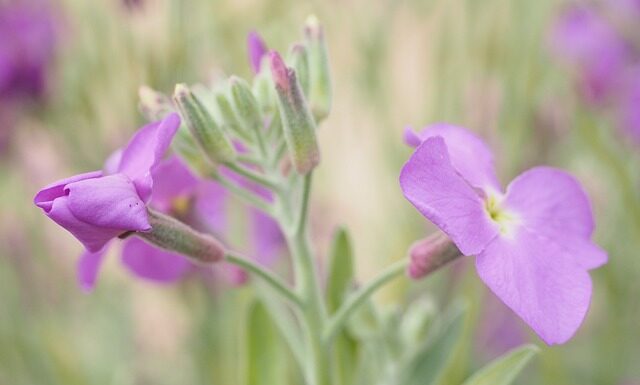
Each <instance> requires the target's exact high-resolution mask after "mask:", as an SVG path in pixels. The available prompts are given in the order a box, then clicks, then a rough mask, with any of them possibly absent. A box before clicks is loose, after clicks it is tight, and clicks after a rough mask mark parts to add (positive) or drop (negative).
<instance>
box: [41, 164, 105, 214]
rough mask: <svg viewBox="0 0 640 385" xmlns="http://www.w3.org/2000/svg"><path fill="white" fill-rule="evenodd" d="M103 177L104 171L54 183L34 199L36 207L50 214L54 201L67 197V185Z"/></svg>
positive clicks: (44, 188)
mask: <svg viewBox="0 0 640 385" xmlns="http://www.w3.org/2000/svg"><path fill="white" fill-rule="evenodd" d="M101 176H102V171H91V172H87V173H84V174H79V175H74V176H72V177H69V178H66V179H62V180H59V181H57V182H53V183H51V184H50V185H47V186H45V187H43V188H42V189H41V190H40V191H38V193H37V194H36V196H35V197H34V198H33V203H35V204H36V206H38V207H40V208H41V209H43V210H44V211H45V212H49V211H50V210H51V206H52V205H53V200H54V199H56V198H59V197H62V196H64V195H66V194H65V192H64V187H65V186H66V185H68V184H69V183H73V182H78V181H81V180H85V179H93V178H99V177H101Z"/></svg>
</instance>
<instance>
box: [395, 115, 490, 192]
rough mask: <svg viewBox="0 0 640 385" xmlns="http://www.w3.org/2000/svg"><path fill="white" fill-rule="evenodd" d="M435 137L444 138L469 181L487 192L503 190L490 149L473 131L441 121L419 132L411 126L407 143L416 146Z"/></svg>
mask: <svg viewBox="0 0 640 385" xmlns="http://www.w3.org/2000/svg"><path fill="white" fill-rule="evenodd" d="M436 136H441V137H442V138H443V139H444V141H445V143H446V145H447V150H448V152H449V157H450V159H451V164H452V165H453V167H454V168H455V169H456V171H457V172H458V173H459V174H460V175H462V177H463V178H464V179H465V180H466V181H467V182H469V184H471V185H472V186H473V187H476V188H480V189H483V190H485V191H486V190H494V191H500V190H501V189H500V183H498V178H497V177H496V174H495V167H494V163H493V154H492V153H491V150H490V149H489V148H488V147H487V145H486V144H485V143H484V141H483V140H482V139H480V138H479V137H478V136H476V135H475V134H474V133H472V132H471V131H469V130H467V129H465V128H462V127H458V126H454V125H451V124H446V123H438V124H432V125H430V126H427V127H426V128H425V129H424V130H422V131H421V132H419V133H416V132H412V131H411V129H409V128H408V129H407V130H405V134H404V138H405V142H406V143H407V144H409V145H410V146H413V147H417V145H418V144H419V143H421V142H423V141H425V140H427V139H428V138H433V137H436Z"/></svg>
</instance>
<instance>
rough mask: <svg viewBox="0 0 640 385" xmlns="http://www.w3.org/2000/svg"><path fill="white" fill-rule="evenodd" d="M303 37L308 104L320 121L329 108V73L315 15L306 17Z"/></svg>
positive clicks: (321, 33) (323, 44)
mask: <svg viewBox="0 0 640 385" xmlns="http://www.w3.org/2000/svg"><path fill="white" fill-rule="evenodd" d="M304 37H305V45H306V46H307V50H308V53H309V104H310V106H311V111H313V115H314V116H315V118H316V120H318V121H320V120H321V119H324V118H326V117H327V116H328V115H329V110H330V109H331V74H330V72H329V55H328V53H327V46H326V43H325V40H324V31H323V30H322V26H321V25H320V23H319V22H318V19H317V18H316V17H315V16H309V18H308V19H307V22H306V24H305V27H304Z"/></svg>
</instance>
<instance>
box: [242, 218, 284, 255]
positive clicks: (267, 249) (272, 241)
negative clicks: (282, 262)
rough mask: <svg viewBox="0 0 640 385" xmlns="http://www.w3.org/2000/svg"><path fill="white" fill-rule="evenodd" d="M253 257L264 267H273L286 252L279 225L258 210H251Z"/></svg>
mask: <svg viewBox="0 0 640 385" xmlns="http://www.w3.org/2000/svg"><path fill="white" fill-rule="evenodd" d="M249 215H250V216H251V231H252V243H253V255H252V257H253V258H255V260H256V262H258V263H260V264H261V265H263V266H270V265H272V264H273V263H274V262H275V260H276V259H277V258H278V256H280V255H281V254H282V252H283V250H284V245H285V239H284V236H283V234H282V231H280V226H278V223H277V222H276V221H275V220H274V219H273V218H271V217H270V216H269V215H267V214H265V213H264V212H262V211H261V210H258V209H256V208H253V207H252V208H249Z"/></svg>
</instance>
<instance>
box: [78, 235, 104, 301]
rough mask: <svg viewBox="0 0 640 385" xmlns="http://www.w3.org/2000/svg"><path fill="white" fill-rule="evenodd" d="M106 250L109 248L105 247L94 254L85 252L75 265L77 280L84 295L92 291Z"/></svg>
mask: <svg viewBox="0 0 640 385" xmlns="http://www.w3.org/2000/svg"><path fill="white" fill-rule="evenodd" d="M108 249H109V247H108V246H107V245H105V246H104V247H103V248H101V249H100V250H98V251H96V252H91V251H88V250H85V252H84V253H82V255H81V256H80V259H79V260H78V265H77V278H78V284H79V285H80V288H81V289H82V291H84V292H85V293H90V292H91V291H93V288H94V287H95V285H96V280H97V279H98V273H99V272H100V266H102V261H103V260H104V256H105V254H106V253H107V250H108Z"/></svg>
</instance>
